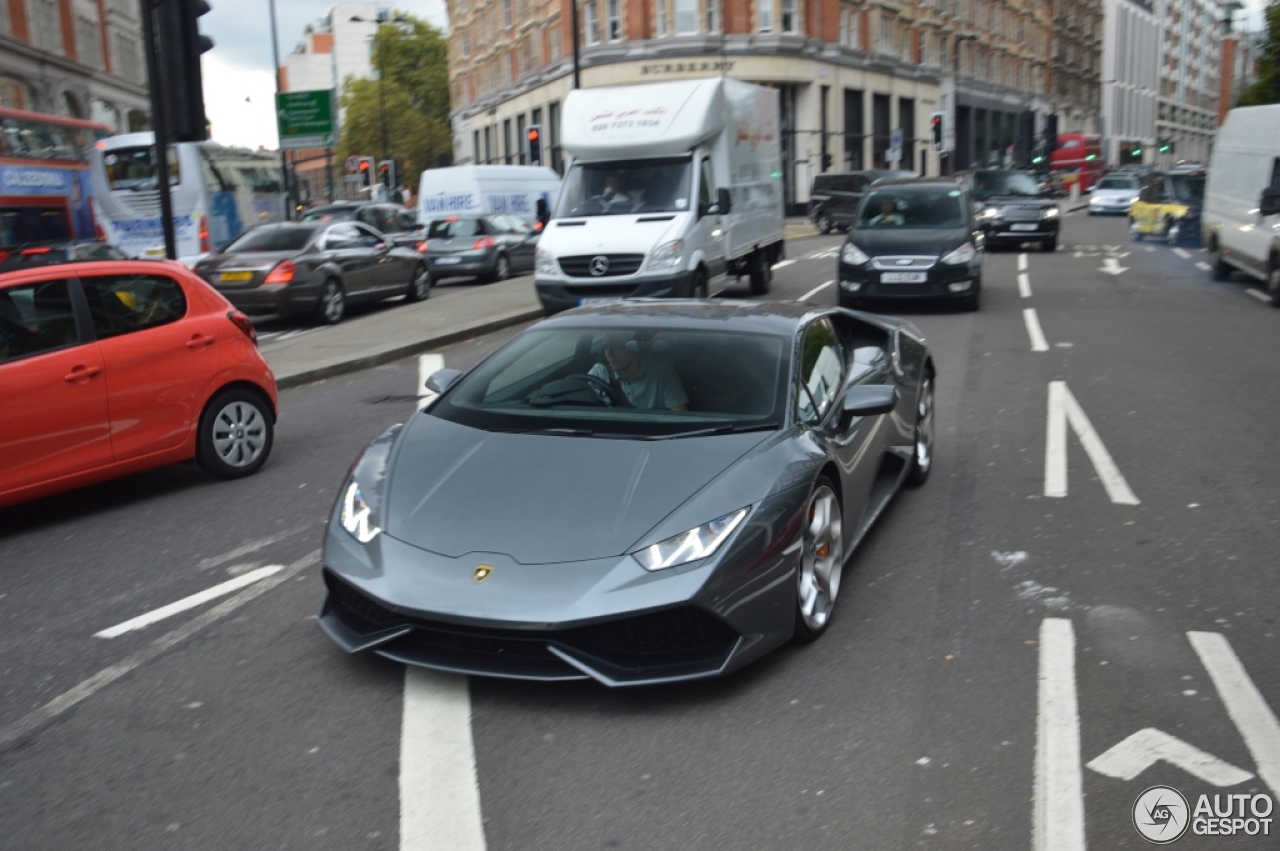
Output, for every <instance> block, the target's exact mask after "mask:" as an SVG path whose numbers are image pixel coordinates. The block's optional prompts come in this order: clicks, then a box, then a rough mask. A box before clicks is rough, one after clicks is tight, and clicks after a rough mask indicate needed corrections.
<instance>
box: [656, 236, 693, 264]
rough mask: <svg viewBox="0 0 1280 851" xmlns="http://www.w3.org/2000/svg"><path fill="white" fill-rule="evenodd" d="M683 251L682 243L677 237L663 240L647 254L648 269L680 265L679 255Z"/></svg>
mask: <svg viewBox="0 0 1280 851" xmlns="http://www.w3.org/2000/svg"><path fill="white" fill-rule="evenodd" d="M682 253H684V243H683V242H681V241H680V240H678V239H673V240H671V241H670V242H664V243H663V244H662V245H659V246H658V247H657V248H655V249H653V254H651V255H649V268H650V269H671V268H673V267H675V266H679V265H680V255H681V254H682Z"/></svg>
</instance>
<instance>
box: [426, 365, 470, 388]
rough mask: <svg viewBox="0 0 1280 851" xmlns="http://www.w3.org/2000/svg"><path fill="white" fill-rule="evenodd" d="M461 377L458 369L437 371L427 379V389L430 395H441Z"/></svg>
mask: <svg viewBox="0 0 1280 851" xmlns="http://www.w3.org/2000/svg"><path fill="white" fill-rule="evenodd" d="M461 377H462V370H460V369H437V370H436V371H435V372H433V373H431V375H430V376H428V378H427V389H428V390H430V391H431V392H432V393H436V394H442V393H444V392H445V391H446V390H448V389H449V388H450V387H452V386H453V385H454V384H457V383H458V379H459V378H461Z"/></svg>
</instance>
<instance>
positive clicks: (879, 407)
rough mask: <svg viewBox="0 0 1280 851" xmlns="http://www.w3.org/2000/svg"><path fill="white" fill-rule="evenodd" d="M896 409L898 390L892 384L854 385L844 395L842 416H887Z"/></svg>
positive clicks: (849, 417) (850, 417) (847, 417)
mask: <svg viewBox="0 0 1280 851" xmlns="http://www.w3.org/2000/svg"><path fill="white" fill-rule="evenodd" d="M896 407H898V388H897V387H895V386H894V385H892V384H855V385H854V386H853V387H850V388H849V389H848V391H847V392H846V393H845V394H844V416H845V419H846V420H849V419H852V418H853V417H868V416H871V415H873V414H889V413H892V412H893V410H894V409H895V408H896Z"/></svg>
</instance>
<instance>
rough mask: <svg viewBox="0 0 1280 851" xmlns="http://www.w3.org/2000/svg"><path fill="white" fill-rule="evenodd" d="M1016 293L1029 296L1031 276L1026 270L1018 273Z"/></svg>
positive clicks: (1025, 296)
mask: <svg viewBox="0 0 1280 851" xmlns="http://www.w3.org/2000/svg"><path fill="white" fill-rule="evenodd" d="M1018 295H1020V296H1022V297H1023V298H1031V278H1030V277H1029V276H1028V275H1027V273H1026V272H1019V273H1018Z"/></svg>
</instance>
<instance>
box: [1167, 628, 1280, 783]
mask: <svg viewBox="0 0 1280 851" xmlns="http://www.w3.org/2000/svg"><path fill="white" fill-rule="evenodd" d="M1187 638H1188V639H1189V640H1190V641H1191V646H1192V647H1194V648H1195V651H1196V653H1197V654H1199V656H1200V661H1201V663H1202V664H1203V665H1204V667H1205V670H1207V671H1208V672H1209V677H1210V678H1211V679H1212V680H1213V685H1214V687H1215V688H1217V690H1218V696H1219V697H1221V698H1222V702H1223V704H1224V705H1225V706H1226V707H1227V714H1228V715H1230V716H1231V720H1232V721H1233V722H1235V725H1236V729H1238V730H1239V731H1240V736H1241V737H1242V738H1243V739H1244V743H1245V746H1246V747H1247V748H1248V749H1249V753H1250V755H1252V756H1253V761H1254V762H1255V763H1256V764H1257V767H1258V776H1259V777H1261V778H1262V780H1263V782H1264V783H1266V784H1267V785H1268V786H1270V787H1271V792H1272V794H1274V795H1280V721H1277V720H1276V715H1275V713H1274V712H1272V711H1271V707H1269V706H1268V705H1267V702H1266V701H1265V700H1264V699H1263V697H1262V694H1261V693H1260V692H1259V691H1258V687H1257V686H1255V685H1254V684H1253V681H1252V680H1251V679H1249V675H1248V674H1247V673H1245V670H1244V665H1242V664H1241V663H1240V659H1239V658H1238V657H1237V656H1236V654H1235V653H1234V652H1233V651H1232V649H1231V644H1230V642H1228V641H1227V639H1226V637H1225V636H1223V635H1220V634H1218V633H1216V632H1188V633H1187Z"/></svg>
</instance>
